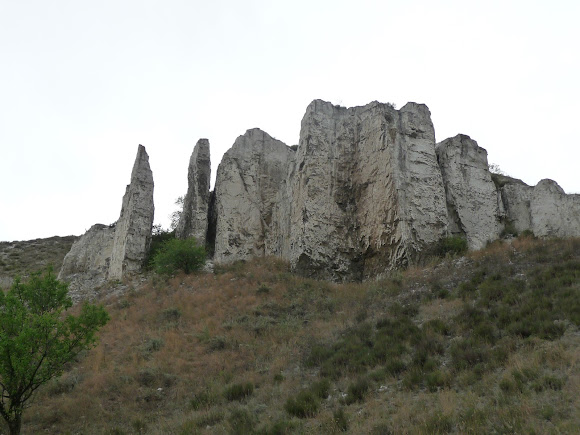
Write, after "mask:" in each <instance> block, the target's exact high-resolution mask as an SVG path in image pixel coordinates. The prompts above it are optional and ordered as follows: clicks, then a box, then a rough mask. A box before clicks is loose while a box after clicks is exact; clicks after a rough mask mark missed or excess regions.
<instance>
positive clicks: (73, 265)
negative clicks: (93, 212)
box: [58, 224, 115, 301]
mask: <svg viewBox="0 0 580 435" xmlns="http://www.w3.org/2000/svg"><path fill="white" fill-rule="evenodd" d="M114 240H115V226H114V225H110V226H109V225H101V224H95V225H93V226H92V227H91V228H89V230H88V231H87V232H86V233H85V234H83V235H82V236H81V237H80V238H79V239H77V240H76V241H75V242H74V243H73V245H72V247H71V250H70V251H69V252H68V254H66V256H65V257H64V261H63V264H62V267H61V269H60V273H59V274H58V279H60V280H64V281H67V282H68V283H69V289H70V293H71V296H72V297H73V300H75V301H78V300H80V299H83V298H86V299H92V297H94V296H95V295H96V289H97V288H98V287H100V286H102V285H103V284H104V283H105V282H107V280H108V279H109V268H110V265H111V256H112V253H113V244H114Z"/></svg>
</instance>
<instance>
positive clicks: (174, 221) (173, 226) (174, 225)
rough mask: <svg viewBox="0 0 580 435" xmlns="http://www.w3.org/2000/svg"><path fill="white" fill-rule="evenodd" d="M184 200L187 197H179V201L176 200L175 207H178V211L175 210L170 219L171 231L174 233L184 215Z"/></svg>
mask: <svg viewBox="0 0 580 435" xmlns="http://www.w3.org/2000/svg"><path fill="white" fill-rule="evenodd" d="M184 198H185V197H183V196H178V197H177V199H176V200H175V205H176V206H177V210H175V211H174V212H172V213H171V214H170V215H169V219H170V223H169V229H171V230H172V231H173V230H175V229H176V228H177V224H179V220H180V219H181V215H182V213H183V201H184Z"/></svg>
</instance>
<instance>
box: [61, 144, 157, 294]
mask: <svg viewBox="0 0 580 435" xmlns="http://www.w3.org/2000/svg"><path fill="white" fill-rule="evenodd" d="M153 213H154V206H153V174H152V172H151V168H150V167H149V156H148V155H147V152H146V151H145V147H144V146H142V145H139V148H138V151H137V158H136V159H135V164H134V166H133V171H132V172H131V183H130V184H129V185H128V186H127V189H126V191H125V195H124V196H123V205H122V209H121V215H120V217H119V220H118V221H117V222H116V223H115V224H113V225H110V226H106V225H100V224H96V225H93V226H92V227H91V228H90V229H89V230H88V231H87V232H86V233H85V234H84V235H82V236H81V237H80V238H79V239H78V240H77V241H75V243H74V244H73V246H72V247H71V250H70V251H69V253H68V254H67V255H66V256H65V258H64V261H63V265H62V268H61V270H60V273H59V276H58V277H59V279H62V280H65V281H68V282H69V283H70V290H71V293H73V295H74V299H75V300H79V299H83V298H87V297H90V296H94V294H95V293H94V292H95V288H96V287H98V286H100V285H102V284H103V283H105V282H106V281H107V280H111V279H121V278H123V277H124V276H125V275H126V274H127V273H130V272H133V271H137V270H139V269H140V268H141V266H142V265H143V261H144V260H145V258H146V256H147V253H148V251H149V245H150V242H151V229H152V226H153Z"/></svg>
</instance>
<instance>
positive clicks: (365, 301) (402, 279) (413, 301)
mask: <svg viewBox="0 0 580 435" xmlns="http://www.w3.org/2000/svg"><path fill="white" fill-rule="evenodd" d="M562 258H568V259H572V260H575V261H577V260H580V243H579V242H578V241H538V240H534V239H516V240H514V241H513V242H512V243H511V244H508V243H498V244H492V245H491V246H490V247H489V248H488V249H486V250H484V251H481V252H478V253H470V254H469V255H468V256H467V257H465V258H463V259H457V258H448V259H445V260H443V261H437V262H435V261H434V262H432V263H431V264H430V265H429V266H425V267H414V268H411V269H409V270H408V271H406V272H404V273H397V274H394V275H392V276H391V277H389V278H387V279H384V280H382V281H373V282H367V283H362V284H360V283H359V284H354V283H351V284H342V285H338V284H331V283H326V282H319V281H315V280H309V279H303V278H300V277H297V276H294V275H292V274H290V273H289V272H288V267H287V265H286V264H285V263H284V262H280V261H278V260H274V259H259V260H254V261H251V262H248V263H246V264H235V265H232V266H229V267H225V268H220V269H218V273H216V274H200V275H178V276H175V277H173V278H170V279H164V278H159V277H157V276H154V275H151V276H148V277H147V279H146V280H145V281H143V282H142V283H141V284H139V285H136V286H134V287H132V288H131V289H130V290H129V291H128V292H127V293H126V294H125V295H124V296H122V297H120V298H114V299H109V300H107V301H104V303H105V304H106V306H107V309H108V311H109V313H110V315H111V318H112V320H111V322H110V323H109V324H108V325H107V326H106V327H105V328H104V329H103V330H102V332H101V334H100V342H99V345H98V346H97V347H96V348H95V349H93V350H91V351H90V352H87V353H86V354H85V355H82V356H81V357H80V358H79V360H78V361H76V362H75V363H74V364H71V366H70V368H69V370H68V371H67V372H66V373H65V375H64V376H63V377H62V378H60V379H58V380H56V381H53V382H51V383H50V384H49V385H47V386H46V387H45V388H44V389H42V390H41V392H40V394H39V395H38V396H37V398H36V400H35V402H34V403H33V406H32V407H31V408H30V409H29V410H28V411H27V413H26V414H25V421H24V429H23V433H48V434H50V433H54V434H57V433H58V434H60V433H83V434H92V433H99V434H101V433H110V434H123V433H126V434H130V433H150V434H167V433H175V434H182V433H183V434H189V433H252V432H253V433H264V434H266V433H338V432H340V431H341V430H342V429H344V424H346V426H347V427H348V431H349V432H350V433H370V434H372V433H376V434H379V433H397V434H399V433H402V434H404V433H446V432H456V433H492V432H496V433H523V432H530V431H532V430H533V431H534V432H535V433H558V432H560V433H572V432H577V431H578V429H579V428H580V411H579V409H580V399H579V395H578V391H579V387H580V351H579V350H578V349H580V335H579V333H578V325H574V324H571V323H568V326H567V329H566V332H565V333H564V334H563V335H562V336H561V337H557V338H553V339H542V338H538V337H535V336H531V337H528V338H525V339H524V338H521V337H516V336H512V335H508V334H507V333H506V335H505V336H502V337H501V338H500V339H499V340H498V341H497V343H496V344H494V345H490V344H486V343H485V342H478V343H480V344H481V345H482V346H487V347H489V348H490V349H492V350H493V349H495V348H497V347H498V346H500V345H501V346H503V347H502V349H505V350H506V352H507V355H506V359H505V360H498V361H499V362H496V363H494V364H493V365H490V366H489V367H486V368H485V369H481V368H478V367H477V366H470V367H468V368H462V369H455V368H453V361H452V358H451V349H452V347H453V346H454V344H455V343H457V342H458V341H461V340H465V339H466V337H469V334H470V333H471V332H470V331H469V330H468V329H466V328H467V327H466V326H464V324H463V323H461V322H463V320H458V319H462V318H461V313H462V312H463V310H464V309H465V307H466V306H467V305H470V304H471V305H474V306H478V305H477V304H478V303H479V302H478V301H479V299H477V297H478V296H477V297H476V296H468V297H467V299H465V297H463V298H462V297H461V296H460V293H459V290H458V289H459V287H460V286H461V284H462V283H466V282H472V281H473V282H475V281H474V280H477V279H479V278H478V277H479V276H480V275H481V274H482V271H485V274H486V275H485V276H486V277H489V276H492V275H493V274H497V273H502V274H503V275H502V276H503V277H505V278H504V279H505V280H507V281H509V280H511V279H513V278H514V277H518V276H520V275H521V274H522V273H523V274H524V275H525V276H526V277H527V278H526V279H528V280H529V281H530V282H532V278H531V277H532V275H533V274H532V271H533V270H535V269H537V268H538V267H551V266H552V265H553V264H555V263H558V262H561V261H562ZM481 279H483V278H481ZM481 279H480V281H481ZM486 279H488V278H486ZM480 281H477V282H480ZM485 282H487V281H485ZM478 285H479V284H477V285H475V287H476V288H477V286H478ZM570 288H571V289H573V291H575V292H578V291H579V283H577V282H576V283H573V284H572V286H571V287H570ZM476 292H479V290H477V291H476ZM397 310H398V311H397ZM401 310H402V311H401ZM401 312H402V313H403V314H400V313H401ZM392 313H399V314H397V315H398V316H402V315H404V316H408V318H410V319H412V321H413V323H414V324H415V325H417V326H418V327H419V331H422V330H423V329H422V328H424V327H426V326H425V325H428V324H430V322H431V323H433V321H436V320H442V321H443V322H444V323H446V324H447V325H448V327H449V330H448V331H447V332H444V333H434V332H431V331H427V332H425V335H424V337H427V338H428V340H431V341H433V340H435V341H437V340H438V341H440V343H441V348H440V349H439V350H438V351H437V352H438V353H435V354H433V356H432V357H430V358H432V359H433V361H434V362H435V363H436V364H437V370H439V371H440V372H441V373H442V375H441V376H448V377H447V378H445V377H444V378H443V381H442V382H441V383H440V384H437V385H439V386H437V387H436V388H428V387H427V385H428V384H426V383H425V382H426V381H422V382H419V383H417V384H411V386H406V385H407V384H405V382H406V381H405V379H406V378H407V377H408V373H409V371H411V370H412V367H414V366H413V364H415V363H414V362H413V359H414V358H416V354H417V352H419V351H418V349H420V346H424V345H425V344H421V342H420V341H419V342H417V343H414V342H408V343H407V346H408V351H407V353H406V354H404V355H405V356H404V357H403V361H404V363H405V364H406V369H404V370H403V371H402V372H401V373H398V374H394V375H390V374H388V373H387V374H385V373H383V372H381V367H382V366H381V364H376V366H368V367H367V366H365V367H364V368H363V369H362V370H361V371H360V372H358V373H353V374H348V375H345V376H339V377H338V378H336V379H334V380H332V381H331V383H330V389H329V396H328V398H324V399H320V400H319V410H318V412H317V413H316V415H315V416H314V417H311V418H305V419H300V418H297V417H292V416H290V415H289V414H288V413H287V412H286V411H285V408H284V405H285V403H286V401H287V399H288V398H290V397H296V395H297V394H298V392H300V391H303V390H307V389H309V388H313V385H314V384H315V383H316V382H317V381H320V380H321V379H322V378H321V376H320V366H318V365H316V364H314V365H309V364H307V360H308V357H309V355H310V352H311V351H312V349H313V345H315V344H323V345H328V346H332V345H334V346H337V343H341V340H343V341H344V340H347V339H348V337H351V336H352V337H354V336H356V331H357V330H359V329H360V328H362V327H363V326H364V325H371V326H372V325H376V323H377V321H379V320H380V319H384V318H385V316H386V317H387V318H391V319H399V318H400V317H396V315H395V314H392ZM393 316H394V317H393ZM357 328H358V329H357ZM373 328H375V329H373V331H375V330H376V327H373ZM352 331H355V332H354V334H355V335H352V334H353V332H352ZM374 333H376V334H378V332H374ZM349 334H351V335H349ZM421 370H424V373H423V375H424V376H426V374H427V371H428V370H431V369H427V368H423V369H421ZM360 378H366V379H369V382H370V383H369V385H370V388H369V390H368V391H367V392H366V394H365V395H364V397H363V399H362V401H355V402H353V403H350V404H347V403H345V399H344V398H345V396H346V394H347V392H348V391H349V387H350V386H351V385H352V384H353V382H354V381H356V380H357V379H360ZM559 382H560V383H559ZM238 384H239V385H247V384H251V385H252V387H253V392H252V393H251V394H249V395H247V396H240V398H239V400H238V399H233V400H230V399H228V398H227V397H230V398H231V397H232V396H231V395H230V396H227V395H225V394H224V392H225V391H226V389H231V388H236V387H235V386H236V385H238ZM345 422H346V423H345Z"/></svg>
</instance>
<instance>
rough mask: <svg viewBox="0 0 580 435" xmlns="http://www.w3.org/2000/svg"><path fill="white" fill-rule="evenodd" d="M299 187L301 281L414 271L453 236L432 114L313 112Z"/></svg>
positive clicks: (301, 150)
mask: <svg viewBox="0 0 580 435" xmlns="http://www.w3.org/2000/svg"><path fill="white" fill-rule="evenodd" d="M296 166H297V168H298V170H297V171H296V174H295V176H294V178H293V180H291V182H292V214H291V216H292V218H291V226H290V227H291V237H290V245H291V252H290V261H291V264H292V267H293V269H294V270H296V271H297V272H299V273H302V274H305V275H308V276H315V277H318V278H326V279H332V280H338V281H343V280H359V279H364V278H366V277H369V276H374V275H377V274H380V273H382V272H384V271H386V270H388V269H390V268H394V267H398V266H402V265H405V264H408V263H409V262H412V261H414V259H415V258H416V257H417V255H418V253H420V252H421V251H422V250H423V249H424V248H425V247H427V246H429V245H431V244H432V243H434V242H436V241H437V240H439V239H440V238H441V236H442V235H443V234H444V233H445V230H446V226H447V217H446V214H447V213H446V208H445V192H444V188H443V182H442V178H441V172H440V170H439V167H438V166H437V160H436V156H435V134H434V130H433V125H432V123H431V119H430V113H429V110H428V109H427V107H426V106H424V105H419V104H415V103H409V104H407V105H406V106H404V107H403V108H402V109H401V110H400V111H397V110H395V109H394V108H393V107H392V106H391V105H388V104H381V103H378V102H373V103H370V104H368V105H366V106H363V107H354V108H349V109H346V108H343V107H340V106H333V105H332V104H331V103H327V102H324V101H320V100H315V101H314V102H312V103H311V104H310V105H309V106H308V108H307V110H306V114H305V115H304V118H303V120H302V129H301V133H300V145H299V147H298V151H297V155H296Z"/></svg>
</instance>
